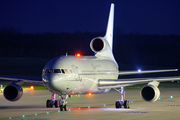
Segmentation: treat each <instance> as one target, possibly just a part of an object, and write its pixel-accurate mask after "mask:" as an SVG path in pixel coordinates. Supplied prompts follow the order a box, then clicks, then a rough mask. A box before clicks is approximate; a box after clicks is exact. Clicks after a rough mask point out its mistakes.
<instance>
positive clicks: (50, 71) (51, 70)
mask: <svg viewBox="0 0 180 120" xmlns="http://www.w3.org/2000/svg"><path fill="white" fill-rule="evenodd" d="M52 72H53V69H46V72H45V73H52Z"/></svg>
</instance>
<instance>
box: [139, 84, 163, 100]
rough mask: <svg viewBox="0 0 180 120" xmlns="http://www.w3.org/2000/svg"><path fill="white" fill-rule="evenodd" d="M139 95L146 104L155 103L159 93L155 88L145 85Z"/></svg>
mask: <svg viewBox="0 0 180 120" xmlns="http://www.w3.org/2000/svg"><path fill="white" fill-rule="evenodd" d="M140 95H141V97H142V98H143V99H144V100H145V101H147V102H155V101H156V100H157V99H158V98H159V96H160V91H159V89H158V88H157V87H156V86H153V85H147V86H144V87H143V88H142V89H141V91H140Z"/></svg>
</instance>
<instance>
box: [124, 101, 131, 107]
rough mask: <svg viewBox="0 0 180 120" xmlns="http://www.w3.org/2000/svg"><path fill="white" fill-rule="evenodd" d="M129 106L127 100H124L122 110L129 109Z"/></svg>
mask: <svg viewBox="0 0 180 120" xmlns="http://www.w3.org/2000/svg"><path fill="white" fill-rule="evenodd" d="M129 104H130V102H129V100H125V101H124V108H130V106H129Z"/></svg>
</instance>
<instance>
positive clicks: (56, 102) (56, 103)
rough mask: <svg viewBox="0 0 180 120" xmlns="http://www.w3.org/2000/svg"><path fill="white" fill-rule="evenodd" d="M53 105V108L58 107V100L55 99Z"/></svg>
mask: <svg viewBox="0 0 180 120" xmlns="http://www.w3.org/2000/svg"><path fill="white" fill-rule="evenodd" d="M54 106H55V108H58V107H59V101H58V100H55V103H54Z"/></svg>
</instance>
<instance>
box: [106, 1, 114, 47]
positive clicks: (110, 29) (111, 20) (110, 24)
mask: <svg viewBox="0 0 180 120" xmlns="http://www.w3.org/2000/svg"><path fill="white" fill-rule="evenodd" d="M113 24H114V4H113V3H111V8H110V12H109V20H108V25H107V29H106V35H105V36H104V38H105V39H106V40H107V41H108V43H109V45H110V47H111V50H112V49H113V48H112V47H113Z"/></svg>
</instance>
